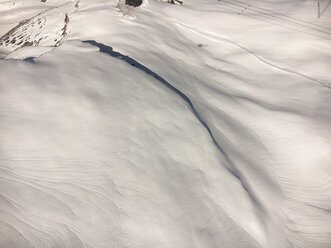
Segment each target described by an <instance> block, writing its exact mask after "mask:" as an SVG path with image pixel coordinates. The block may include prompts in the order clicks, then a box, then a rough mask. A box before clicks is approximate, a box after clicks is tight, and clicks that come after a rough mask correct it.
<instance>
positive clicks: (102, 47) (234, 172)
mask: <svg viewBox="0 0 331 248" xmlns="http://www.w3.org/2000/svg"><path fill="white" fill-rule="evenodd" d="M82 42H83V43H88V44H91V45H93V46H96V47H98V48H99V49H100V52H102V53H106V54H108V55H110V56H112V57H114V58H117V59H121V60H123V61H124V62H126V63H128V64H130V65H132V66H134V67H136V68H137V69H139V70H141V71H143V72H145V73H147V74H148V75H150V76H152V77H154V78H155V79H156V80H158V81H159V82H160V83H162V84H163V85H165V86H166V87H167V88H169V89H170V90H172V91H173V92H175V93H176V94H177V95H179V96H180V97H181V98H182V99H183V100H184V101H185V102H186V103H187V104H188V105H189V106H190V108H191V110H192V113H193V114H194V115H195V117H196V118H197V119H198V120H199V122H200V123H201V124H202V126H204V127H205V129H206V130H207V132H208V133H209V135H210V137H211V139H212V140H213V143H214V144H215V146H216V147H217V149H218V150H219V151H220V152H221V153H222V155H223V156H224V158H225V159H226V161H227V162H228V163H229V165H230V166H231V167H230V168H229V167H228V166H225V168H226V169H227V170H228V171H229V172H230V173H231V174H232V175H233V176H235V177H236V178H237V179H238V180H239V182H240V183H241V185H242V186H243V188H244V189H245V190H246V191H247V193H248V195H249V197H250V198H251V200H252V201H254V202H255V203H256V204H258V205H259V206H261V204H260V203H259V201H258V200H257V199H256V197H255V196H254V195H252V193H251V192H252V191H251V190H249V186H248V185H246V184H245V183H244V182H243V180H242V177H241V176H240V172H239V171H238V170H236V168H235V166H234V165H233V163H232V161H231V160H230V158H229V156H228V155H227V154H226V152H225V151H224V150H223V148H222V147H221V146H220V145H219V143H218V142H217V140H216V139H215V137H214V135H213V133H212V132H211V130H210V128H209V126H208V125H207V123H206V122H205V121H204V120H203V119H202V117H201V116H200V114H199V113H198V111H197V110H196V108H195V107H194V105H193V103H192V101H191V100H190V98H189V97H188V96H187V95H185V94H184V93H183V92H182V91H180V90H179V89H177V88H176V87H174V86H173V85H172V84H170V83H169V82H168V81H167V80H165V79H164V78H163V77H161V76H160V75H158V74H157V73H155V72H153V71H152V70H150V69H149V68H147V67H146V66H144V65H142V64H141V63H139V62H138V61H136V60H135V59H133V58H130V57H129V56H126V55H123V54H121V53H119V52H116V51H114V50H113V48H112V47H111V46H106V45H104V44H102V43H99V42H96V41H95V40H85V41H82Z"/></svg>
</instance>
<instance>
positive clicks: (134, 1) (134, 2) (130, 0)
mask: <svg viewBox="0 0 331 248" xmlns="http://www.w3.org/2000/svg"><path fill="white" fill-rule="evenodd" d="M142 3H143V1H142V0H125V4H127V5H130V6H133V7H138V6H140V5H141V4H142Z"/></svg>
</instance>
